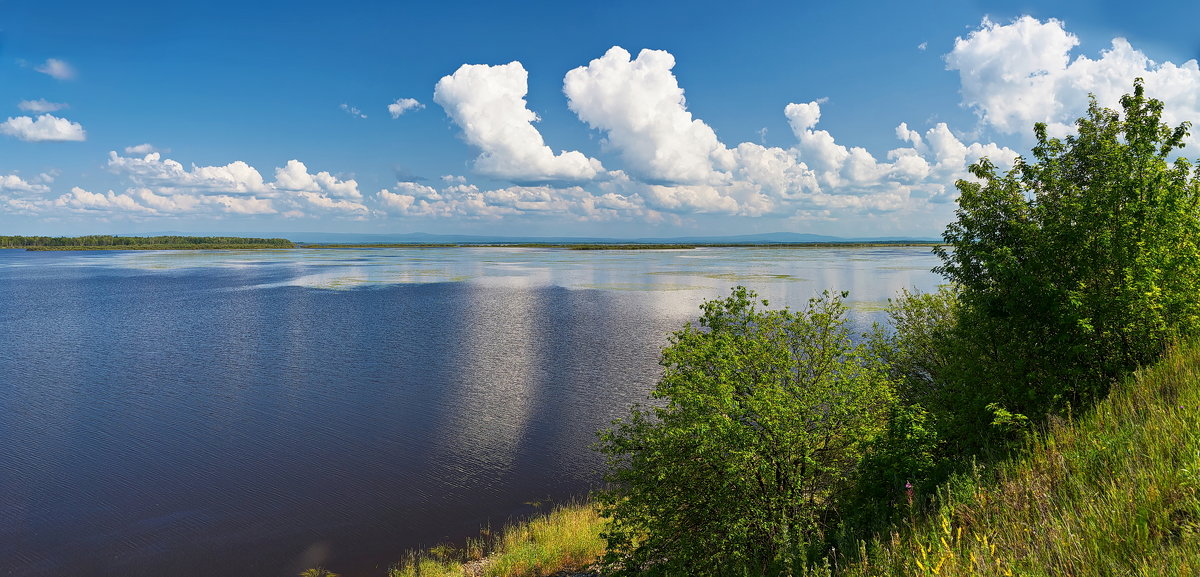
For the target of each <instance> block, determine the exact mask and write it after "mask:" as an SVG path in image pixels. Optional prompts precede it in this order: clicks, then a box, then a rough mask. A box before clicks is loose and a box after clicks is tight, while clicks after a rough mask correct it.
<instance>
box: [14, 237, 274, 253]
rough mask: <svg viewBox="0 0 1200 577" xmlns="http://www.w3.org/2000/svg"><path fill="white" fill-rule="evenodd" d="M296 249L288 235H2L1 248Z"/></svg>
mask: <svg viewBox="0 0 1200 577" xmlns="http://www.w3.org/2000/svg"><path fill="white" fill-rule="evenodd" d="M146 247H154V248H229V247H250V248H294V247H295V245H294V244H293V243H292V241H290V240H288V239H286V238H243V237H236V236H114V235H107V234H93V235H87V236H0V248H51V249H81V248H94V249H101V250H103V249H128V248H146Z"/></svg>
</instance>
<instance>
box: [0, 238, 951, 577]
mask: <svg viewBox="0 0 1200 577" xmlns="http://www.w3.org/2000/svg"><path fill="white" fill-rule="evenodd" d="M934 261H935V259H934V258H933V257H932V256H931V255H930V254H929V251H928V249H922V248H918V249H907V248H877V249H803V250H780V249H697V250H690V251H611V252H610V251H603V252H583V251H567V250H552V249H517V248H503V249H488V248H470V249H465V248H464V249H452V248H439V249H344V250H316V251H306V250H290V251H199V252H168V251H164V252H81V253H70V252H65V253H55V252H50V253H46V252H21V251H0V343H3V344H2V346H0V415H3V417H2V418H0V575H5V576H21V577H34V576H38V577H40V576H57V575H94V576H109V575H111V576H118V575H119V576H122V577H137V576H143V575H144V576H152V575H153V576H158V575H176V576H184V577H187V576H191V575H195V576H201V575H213V574H221V575H227V576H234V577H237V576H241V575H246V576H251V575H254V576H273V575H279V576H282V575H295V574H296V573H298V572H299V571H301V570H302V569H304V568H305V567H307V566H311V565H315V564H317V563H323V564H325V565H326V566H327V567H330V568H332V569H334V570H336V571H338V572H341V573H344V574H348V575H383V574H384V573H385V569H386V567H387V566H388V565H389V563H390V562H392V561H395V560H396V559H398V558H399V557H400V555H401V553H402V552H403V551H404V550H405V549H408V548H413V547H418V546H422V545H431V544H435V543H437V542H439V541H443V540H456V539H461V538H463V537H465V536H468V535H471V534H474V533H475V532H476V531H477V530H478V528H479V527H480V526H482V525H484V524H487V523H491V524H493V525H498V524H501V523H503V522H504V520H506V519H508V518H509V517H510V516H512V515H515V514H524V513H528V512H530V511H532V507H531V506H530V505H528V504H527V503H528V502H530V501H548V500H550V501H552V500H556V499H563V498H566V497H568V496H571V495H578V494H582V493H585V492H586V491H587V490H588V489H589V488H591V487H594V486H595V484H596V482H597V480H598V478H599V473H598V469H599V467H600V465H601V461H600V459H599V458H598V457H597V456H596V455H594V454H593V453H592V452H591V450H590V446H591V445H592V444H593V443H594V441H595V431H596V430H597V429H599V428H601V427H603V426H604V425H605V424H607V423H608V422H609V421H610V420H611V419H613V418H615V417H618V416H621V415H622V414H624V413H625V412H626V411H627V408H628V406H629V405H630V404H632V403H634V402H637V401H640V400H642V399H643V398H644V396H645V393H646V391H647V390H648V389H649V388H650V387H652V386H653V384H654V381H655V379H656V378H657V376H658V374H659V370H660V369H659V367H658V365H657V356H658V352H659V350H660V349H661V347H662V346H663V345H664V344H665V343H666V336H667V335H668V334H669V332H670V331H673V330H676V329H678V328H679V327H680V326H682V325H683V324H684V323H685V322H687V321H688V320H689V319H692V318H694V317H695V316H696V314H697V306H698V305H699V304H700V302H702V301H703V300H704V299H706V298H713V297H718V296H722V295H725V294H727V293H728V290H729V287H731V286H733V285H735V284H745V285H747V286H751V287H753V288H755V289H757V290H758V291H759V292H760V293H761V294H762V295H763V296H765V297H767V298H768V299H770V300H771V301H772V305H779V306H782V305H790V306H793V307H798V306H802V305H803V304H804V302H805V301H806V300H807V299H808V298H810V297H811V296H813V295H814V294H816V293H817V292H819V291H820V290H821V289H824V288H830V289H836V290H849V291H851V295H850V303H851V305H852V307H851V308H852V314H853V315H854V320H855V323H856V325H857V326H860V327H862V326H865V325H866V324H867V323H869V322H870V321H872V320H879V317H880V312H879V311H880V309H881V305H882V303H883V302H885V301H886V299H887V298H888V297H890V296H893V295H894V293H895V292H896V291H898V290H899V289H901V288H909V289H913V288H916V289H923V290H930V289H932V288H934V287H935V286H936V283H937V278H936V277H934V276H933V275H932V274H930V273H929V269H930V267H932V266H933V265H934V264H936V263H935V262H934Z"/></svg>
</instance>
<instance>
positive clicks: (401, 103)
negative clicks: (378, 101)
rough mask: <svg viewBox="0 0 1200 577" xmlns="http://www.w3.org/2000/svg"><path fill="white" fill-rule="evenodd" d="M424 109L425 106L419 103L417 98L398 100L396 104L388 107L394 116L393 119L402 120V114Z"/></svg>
mask: <svg viewBox="0 0 1200 577" xmlns="http://www.w3.org/2000/svg"><path fill="white" fill-rule="evenodd" d="M422 108H425V105H424V104H421V103H420V102H418V101H417V99H416V98H397V99H396V101H395V102H393V103H391V104H389V105H388V106H387V109H388V113H390V114H391V115H392V118H400V115H401V114H404V113H405V112H408V111H409V110H420V109H422Z"/></svg>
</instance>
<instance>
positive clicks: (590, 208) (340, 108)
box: [0, 0, 1200, 236]
mask: <svg viewBox="0 0 1200 577" xmlns="http://www.w3.org/2000/svg"><path fill="white" fill-rule="evenodd" d="M1045 4H1049V3H1045ZM1054 4H1055V6H1053V7H1043V6H1035V5H1031V4H1029V3H1012V2H908V3H898V2H869V3H867V2H859V3H825V4H809V3H801V2H753V1H751V2H744V3H738V4H730V3H724V2H722V3H718V2H687V3H646V2H607V3H590V4H584V3H576V2H561V1H560V2H543V3H526V4H524V5H522V6H521V7H520V8H514V7H511V6H505V5H503V3H494V2H487V3H484V2H480V3H473V2H472V3H453V4H451V3H428V4H416V3H401V2H397V3H360V2H353V1H350V2H339V3H336V4H331V3H326V2H321V3H317V2H309V3H304V2H286V3H285V2H237V3H233V2H224V1H213V2H207V3H195V4H191V5H187V4H180V3H163V2H122V3H116V4H112V3H109V4H105V3H92V2H88V3H76V2H58V3H13V2H0V119H2V122H0V234H52V235H62V234H82V233H125V234H134V233H144V232H157V231H183V232H231V233H237V232H291V231H324V232H359V233H406V232H418V231H420V232H433V233H470V234H507V235H522V236H528V235H604V236H672V235H680V234H695V233H703V234H742V233H753V232H773V231H791V232H812V233H822V234H834V235H841V236H877V235H913V236H938V235H939V234H940V231H941V230H942V228H943V227H944V226H945V224H946V223H947V222H949V220H950V219H951V218H952V216H953V210H954V203H953V200H954V197H955V191H954V187H953V182H954V180H955V179H957V178H960V177H962V176H964V175H965V167H966V165H968V164H969V163H970V162H973V161H974V160H975V159H977V158H978V157H979V156H981V155H986V156H988V157H990V158H992V160H993V161H995V162H997V163H998V164H1001V165H1005V164H1007V163H1008V162H1010V161H1011V158H1012V157H1013V156H1015V155H1017V154H1022V153H1025V152H1026V151H1027V150H1028V146H1029V144H1030V141H1031V129H1032V124H1033V123H1034V122H1037V121H1045V122H1048V123H1050V125H1051V127H1052V131H1058V133H1061V134H1065V133H1066V132H1068V131H1069V130H1070V123H1071V121H1072V120H1073V119H1074V118H1076V117H1077V116H1079V114H1081V113H1082V111H1083V109H1084V106H1085V105H1086V98H1087V94H1088V93H1089V92H1091V93H1095V94H1096V95H1097V96H1098V97H1099V98H1100V100H1101V101H1102V103H1104V104H1108V105H1115V103H1116V99H1117V98H1118V97H1119V96H1120V94H1121V93H1123V92H1126V91H1128V90H1129V88H1130V86H1131V84H1132V80H1133V78H1134V77H1135V76H1143V77H1145V78H1146V83H1147V88H1148V91H1149V92H1150V94H1151V95H1152V96H1156V97H1159V98H1162V99H1163V100H1165V101H1166V102H1167V113H1166V116H1167V119H1168V120H1169V121H1171V122H1173V123H1177V122H1181V121H1185V120H1190V121H1193V122H1194V121H1196V120H1200V70H1198V69H1197V65H1196V60H1195V59H1197V58H1198V57H1200V32H1197V31H1196V29H1195V27H1194V23H1195V22H1196V21H1198V19H1200V5H1196V4H1195V3H1190V2H1189V3H1183V2H1179V3H1159V4H1157V5H1156V4H1154V3H1150V2H1147V3H1142V4H1139V5H1138V6H1137V7H1136V10H1135V11H1131V9H1130V8H1129V5H1128V3H1121V4H1118V3H1116V2H1111V1H1107V0H1106V1H1103V2H1077V3H1068V2H1063V3H1054ZM389 105H391V109H390V110H389ZM1192 142H1193V143H1192V144H1191V145H1190V146H1189V148H1188V149H1187V151H1185V153H1186V154H1187V155H1188V156H1190V157H1196V156H1200V154H1196V153H1194V152H1193V151H1195V149H1196V146H1197V144H1196V141H1195V140H1193V141H1192Z"/></svg>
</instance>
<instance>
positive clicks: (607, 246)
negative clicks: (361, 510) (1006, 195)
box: [0, 235, 940, 251]
mask: <svg viewBox="0 0 1200 577" xmlns="http://www.w3.org/2000/svg"><path fill="white" fill-rule="evenodd" d="M938 244H940V243H937V242H921V241H872V242H861V241H846V242H729V243H652V242H631V243H596V242H588V243H572V242H546V243H542V242H511V243H509V242H502V243H300V242H292V241H290V240H288V239H284V238H242V237H189V236H170V237H168V236H152V237H137V236H96V235H93V236H80V237H45V236H0V249H25V250H31V251H84V250H86V251H94V250H261V249H273V250H274V249H309V250H313V249H317V250H319V249H347V248H552V249H565V250H691V249H696V248H872V247H934V246H938Z"/></svg>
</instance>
